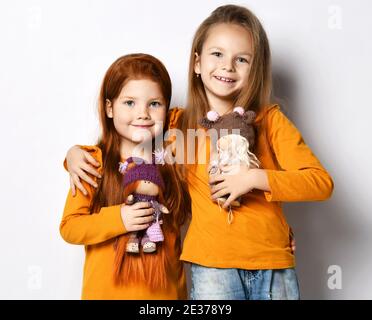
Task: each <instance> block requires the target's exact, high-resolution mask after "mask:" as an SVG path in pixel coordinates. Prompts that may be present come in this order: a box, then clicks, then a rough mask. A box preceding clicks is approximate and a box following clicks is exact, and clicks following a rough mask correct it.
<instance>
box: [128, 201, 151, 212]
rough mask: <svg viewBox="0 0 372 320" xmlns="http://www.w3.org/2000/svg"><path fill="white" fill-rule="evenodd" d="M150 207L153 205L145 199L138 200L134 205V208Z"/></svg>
mask: <svg viewBox="0 0 372 320" xmlns="http://www.w3.org/2000/svg"><path fill="white" fill-rule="evenodd" d="M150 207H151V205H150V203H149V202H144V201H141V202H136V203H135V204H133V205H132V208H133V209H136V210H139V209H146V208H150Z"/></svg>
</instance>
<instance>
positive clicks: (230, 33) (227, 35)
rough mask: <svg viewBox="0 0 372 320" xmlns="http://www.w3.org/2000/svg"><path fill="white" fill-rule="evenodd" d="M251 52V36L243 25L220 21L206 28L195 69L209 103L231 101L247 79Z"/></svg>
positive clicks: (215, 103)
mask: <svg viewBox="0 0 372 320" xmlns="http://www.w3.org/2000/svg"><path fill="white" fill-rule="evenodd" d="M252 55H253V46H252V41H251V36H250V34H249V32H248V31H247V30H246V29H244V28H243V27H241V26H239V25H236V24H226V23H221V24H217V25H216V26H213V27H212V28H211V29H210V30H209V32H208V36H207V39H206V41H205V42H204V44H203V47H202V52H201V54H200V55H197V54H196V59H195V67H194V71H195V73H197V74H200V76H201V79H202V82H203V84H204V88H205V91H206V95H207V98H208V102H209V105H210V106H211V107H213V106H218V105H221V104H225V105H226V101H227V102H230V103H232V101H233V99H234V98H235V97H236V96H237V95H238V94H239V92H240V90H241V89H242V88H243V87H244V86H245V85H246V83H247V81H248V76H249V71H250V67H251V62H252V58H253V56H252ZM230 107H231V105H230Z"/></svg>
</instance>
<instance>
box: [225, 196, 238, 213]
mask: <svg viewBox="0 0 372 320" xmlns="http://www.w3.org/2000/svg"><path fill="white" fill-rule="evenodd" d="M236 198H237V196H236V195H234V194H232V193H231V194H230V195H229V197H228V198H227V200H226V201H225V203H224V204H223V206H222V208H223V209H226V208H228V207H229V205H230V204H231V202H233V201H234V200H235V199H236Z"/></svg>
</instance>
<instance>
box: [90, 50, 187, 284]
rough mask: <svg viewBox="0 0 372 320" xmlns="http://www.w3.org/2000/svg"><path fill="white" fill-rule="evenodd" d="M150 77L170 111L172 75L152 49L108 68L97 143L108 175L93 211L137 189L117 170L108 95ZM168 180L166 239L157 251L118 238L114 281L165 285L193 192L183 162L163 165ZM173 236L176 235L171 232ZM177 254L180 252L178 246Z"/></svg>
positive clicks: (120, 200) (116, 146)
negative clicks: (129, 250) (135, 250)
mask: <svg viewBox="0 0 372 320" xmlns="http://www.w3.org/2000/svg"><path fill="white" fill-rule="evenodd" d="M139 79H150V80H153V81H155V82H156V83H158V85H159V87H160V89H161V92H162V94H163V97H164V99H165V101H166V106H167V111H168V109H169V105H170V100H171V92H172V86H171V80H170V77H169V74H168V72H167V70H166V68H165V67H164V65H163V64H162V63H161V62H160V61H159V60H158V59H156V58H155V57H153V56H151V55H148V54H130V55H126V56H123V57H120V58H119V59H117V60H116V61H115V62H114V63H113V64H112V65H111V66H110V68H109V69H108V70H107V72H106V74H105V77H104V79H103V83H102V86H101V90H100V95H99V101H98V109H99V118H100V124H101V131H102V132H101V137H100V139H99V141H98V147H99V148H100V149H101V150H102V161H103V173H104V174H103V177H102V179H101V180H100V181H99V184H98V188H97V191H96V193H95V195H94V197H93V201H92V204H91V210H92V212H98V211H99V209H100V208H102V207H106V206H113V205H118V204H123V203H124V202H125V199H126V196H127V195H128V194H129V193H131V192H133V190H134V189H135V185H131V186H128V187H127V190H124V188H123V185H122V175H121V174H120V173H119V171H118V164H119V162H120V160H121V158H120V138H119V135H118V133H117V132H116V130H115V127H114V123H113V120H112V118H108V117H107V116H106V110H105V104H106V99H108V100H110V101H111V102H114V101H115V99H116V98H117V97H118V96H119V93H120V91H121V89H122V88H123V86H124V85H125V84H126V83H127V82H128V81H129V80H139ZM160 171H161V173H162V175H163V179H164V182H165V190H164V193H163V194H161V195H160V198H159V202H161V203H163V204H164V205H165V206H166V207H167V208H168V209H169V211H170V214H167V215H164V216H163V221H164V223H163V225H162V228H163V232H164V238H165V240H164V242H163V243H162V244H160V245H158V247H157V251H156V253H153V254H143V253H142V252H141V253H140V254H138V255H133V254H132V255H129V254H126V253H125V247H126V243H127V241H128V236H127V235H122V236H120V237H118V239H113V242H116V245H115V250H116V252H115V261H113V278H114V281H115V282H116V283H117V284H119V285H121V284H125V283H127V284H129V283H139V282H141V283H143V284H147V285H148V286H149V287H151V288H162V289H165V288H166V286H167V282H168V281H167V279H168V277H169V275H170V274H171V272H169V271H170V270H169V268H170V267H171V266H170V263H169V261H168V259H167V255H168V254H167V252H169V251H174V250H175V247H174V245H172V244H171V243H170V242H169V239H171V238H173V239H174V237H176V238H177V239H179V227H180V225H182V224H183V223H184V222H185V221H186V218H187V216H188V214H189V213H190V203H191V201H190V197H189V194H188V190H187V185H186V183H185V182H184V179H183V175H182V172H181V170H180V168H179V166H178V165H176V164H174V165H168V164H165V165H163V166H160ZM172 234H173V236H172V237H171V235H172ZM176 254H179V253H178V252H177V253H176Z"/></svg>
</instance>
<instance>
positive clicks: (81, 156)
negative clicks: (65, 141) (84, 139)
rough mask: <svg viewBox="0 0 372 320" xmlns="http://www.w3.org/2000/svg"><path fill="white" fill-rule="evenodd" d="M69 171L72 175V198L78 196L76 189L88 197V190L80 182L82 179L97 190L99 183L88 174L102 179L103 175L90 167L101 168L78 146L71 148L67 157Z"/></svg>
mask: <svg viewBox="0 0 372 320" xmlns="http://www.w3.org/2000/svg"><path fill="white" fill-rule="evenodd" d="M66 162H67V170H68V172H69V173H70V187H71V193H72V196H75V195H76V187H77V188H78V189H79V190H80V191H81V192H82V193H83V194H84V195H85V196H86V195H87V194H88V192H87V190H86V189H85V188H84V186H83V185H82V184H81V182H80V178H81V179H83V180H84V181H86V182H87V183H89V184H90V185H92V186H93V187H95V188H97V183H96V182H95V181H94V180H93V179H92V178H91V177H89V176H88V175H87V174H86V172H87V173H90V174H91V175H93V176H95V177H97V178H101V175H100V174H99V173H98V172H97V171H96V170H95V169H94V168H93V167H92V166H91V165H90V164H92V165H93V166H95V167H99V165H100V164H99V163H98V162H97V161H96V160H95V159H94V158H93V157H92V156H91V155H90V154H89V152H87V151H85V150H82V149H81V148H80V147H78V146H73V147H72V148H70V149H69V150H68V152H67V155H66Z"/></svg>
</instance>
